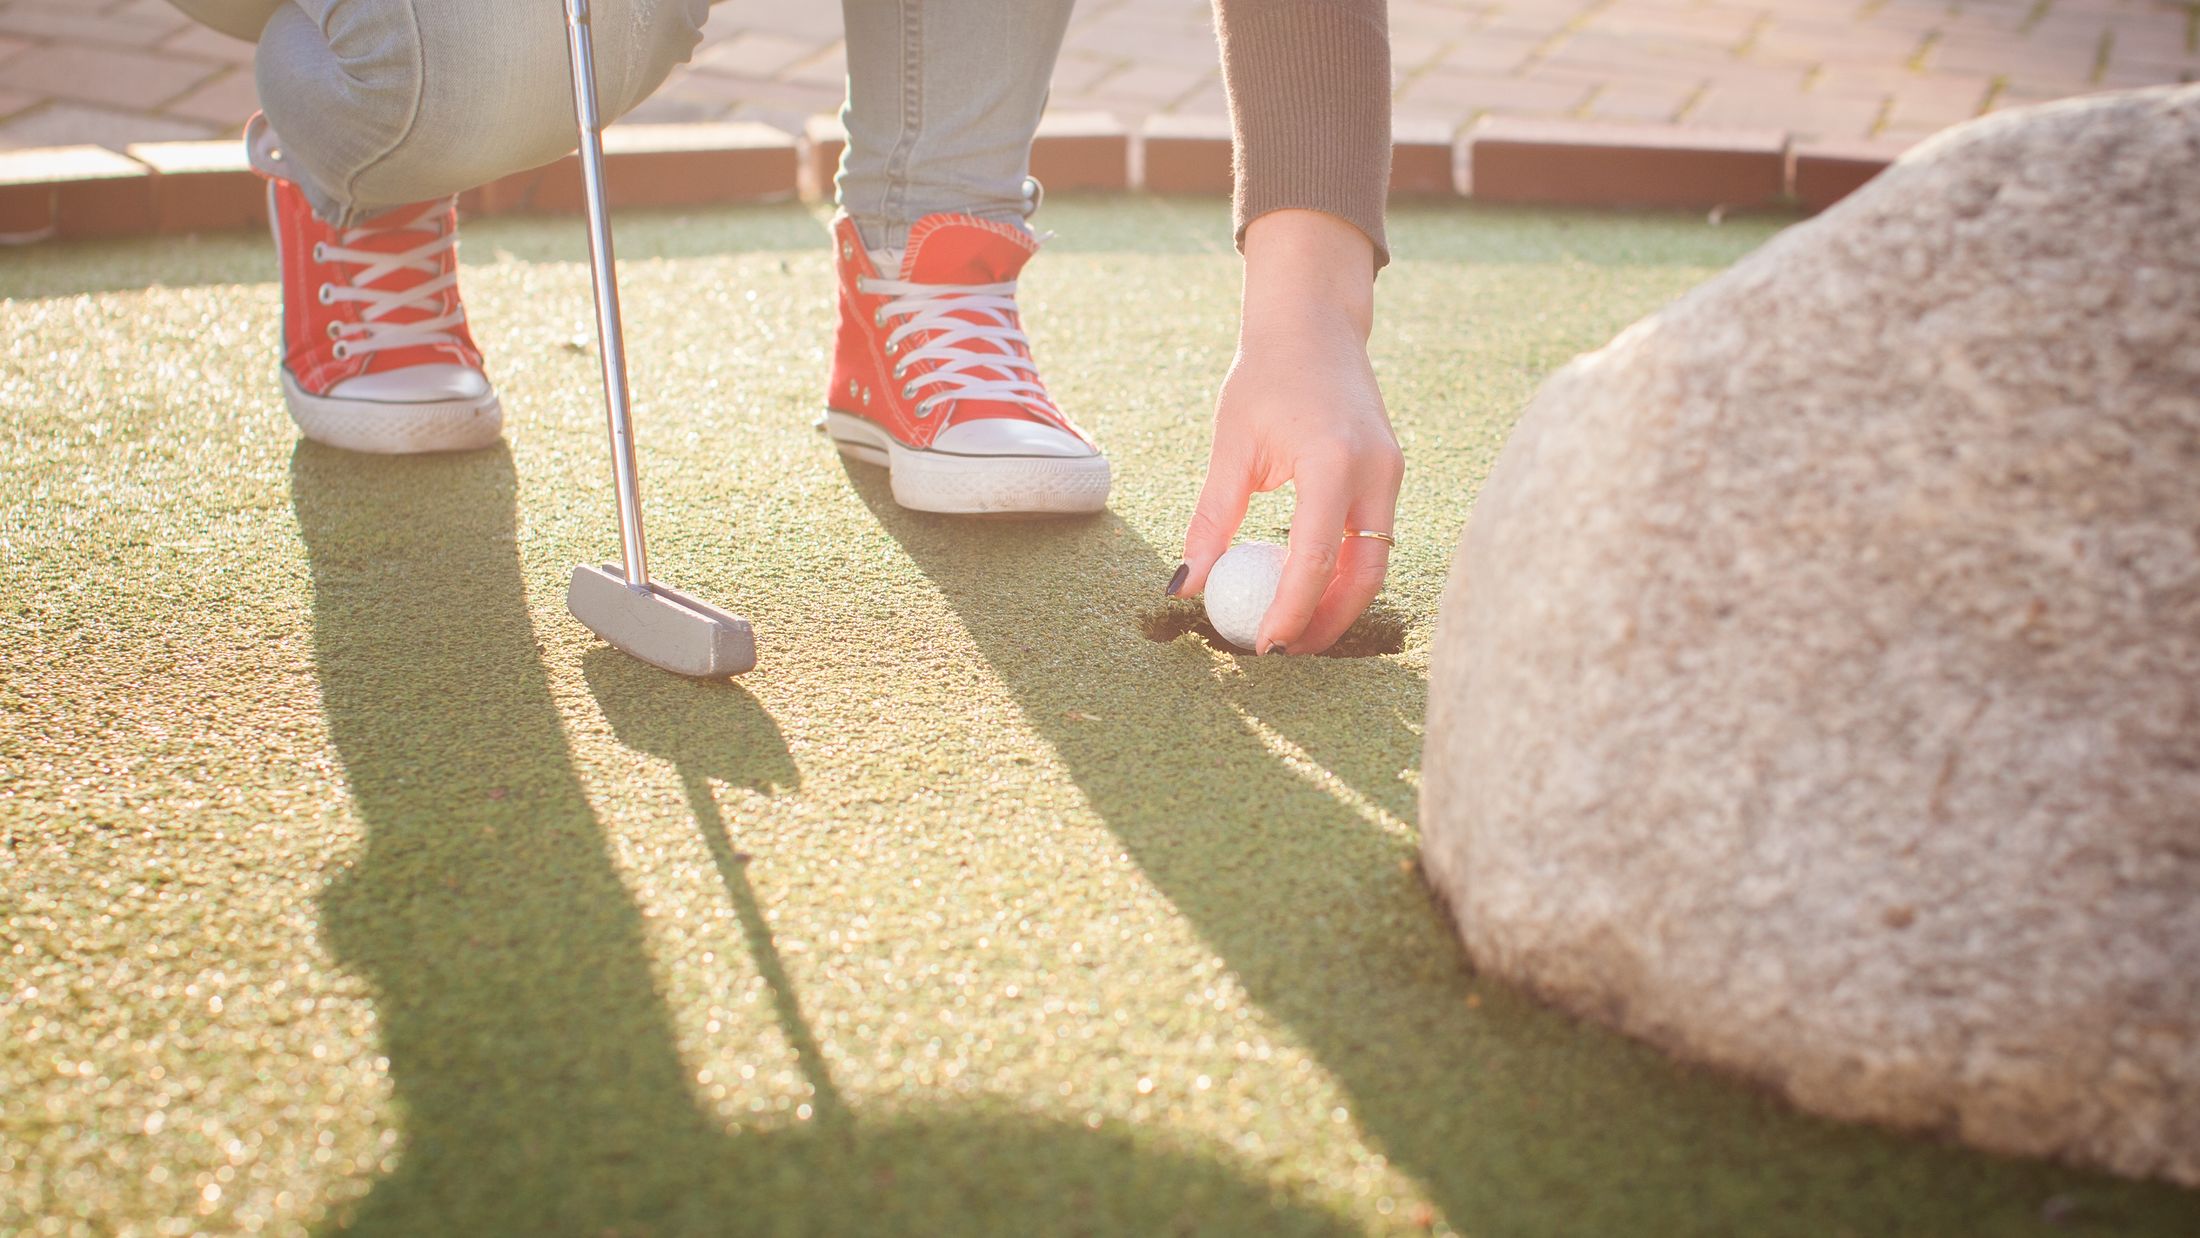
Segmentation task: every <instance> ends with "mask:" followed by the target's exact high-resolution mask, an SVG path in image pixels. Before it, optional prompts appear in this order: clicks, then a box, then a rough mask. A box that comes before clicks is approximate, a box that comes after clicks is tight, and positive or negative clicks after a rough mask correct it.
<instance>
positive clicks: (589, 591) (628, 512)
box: [565, 0, 756, 679]
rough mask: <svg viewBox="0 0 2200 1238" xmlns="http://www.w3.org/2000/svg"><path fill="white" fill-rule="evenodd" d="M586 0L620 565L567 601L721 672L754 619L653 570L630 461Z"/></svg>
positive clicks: (671, 667)
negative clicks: (664, 581)
mask: <svg viewBox="0 0 2200 1238" xmlns="http://www.w3.org/2000/svg"><path fill="white" fill-rule="evenodd" d="M588 17H589V14H588V0H565V33H566V47H567V50H568V51H569V52H570V53H571V60H572V65H573V112H574V115H575V116H576V118H578V120H579V122H580V133H581V147H580V156H581V181H582V186H583V189H584V190H585V195H584V196H585V197H586V198H587V200H588V262H589V271H590V274H591V275H592V276H593V278H594V282H595V287H596V340H597V344H598V346H599V348H600V349H601V351H602V353H603V394H604V406H605V411H606V412H607V413H608V415H609V420H610V424H611V467H612V474H613V477H614V479H615V480H616V482H617V484H618V491H619V538H620V543H621V551H622V553H623V558H622V560H621V562H620V563H618V564H611V563H606V564H603V565H601V566H598V565H595V564H591V563H583V564H580V565H578V566H576V567H575V568H574V569H573V580H572V583H571V584H570V585H568V586H567V588H566V592H565V606H566V609H567V610H570V611H572V612H573V617H574V618H575V619H578V620H580V621H581V622H582V623H584V624H587V625H588V628H589V630H590V631H592V632H594V633H595V634H596V635H598V636H601V637H603V638H604V639H605V640H607V641H609V642H611V644H612V645H614V646H616V647H617V648H619V649H622V650H624V651H626V652H627V653H630V654H632V655H634V656H635V657H637V658H640V659H641V660H642V661H644V662H647V663H649V664H650V665H651V666H658V667H662V668H664V669H665V670H668V671H671V672H672V673H674V674H676V675H690V676H693V677H695V678H698V679H723V678H726V677H727V676H731V675H738V674H740V673H741V672H743V671H746V670H748V669H750V668H752V667H754V666H755V665H756V636H755V633H754V632H753V631H752V630H751V629H750V628H749V621H748V620H746V619H743V618H741V617H740V616H738V615H731V614H728V613H726V612H725V611H722V610H720V609H718V608H717V607H715V606H712V605H711V604H710V603H708V602H703V601H698V600H696V599H695V598H691V597H688V596H687V595H686V594H683V593H679V592H676V591H674V590H672V589H668V588H666V587H665V586H663V585H661V584H657V583H656V582H654V581H652V580H650V578H649V557H648V553H647V550H646V549H645V547H644V545H643V542H642V487H641V479H640V476H639V475H638V473H637V471H636V469H635V466H634V418H633V412H632V410H631V408H630V407H629V406H628V403H627V385H626V341H625V336H624V332H623V331H622V329H621V327H620V322H619V282H618V271H617V269H616V266H615V261H616V260H615V259H614V258H613V256H612V252H611V212H610V207H609V204H608V203H607V202H606V201H605V198H604V184H603V122H602V119H601V117H600V116H598V114H597V111H596V54H595V47H594V45H593V43H592V42H591V40H590V38H589V27H588Z"/></svg>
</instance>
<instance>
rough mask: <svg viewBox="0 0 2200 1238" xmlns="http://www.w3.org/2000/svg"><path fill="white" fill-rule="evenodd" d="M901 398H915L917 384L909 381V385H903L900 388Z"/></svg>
mask: <svg viewBox="0 0 2200 1238" xmlns="http://www.w3.org/2000/svg"><path fill="white" fill-rule="evenodd" d="M901 398H902V399H904V400H914V399H916V398H917V385H916V384H915V383H910V384H909V385H907V386H905V387H903V388H902V389H901Z"/></svg>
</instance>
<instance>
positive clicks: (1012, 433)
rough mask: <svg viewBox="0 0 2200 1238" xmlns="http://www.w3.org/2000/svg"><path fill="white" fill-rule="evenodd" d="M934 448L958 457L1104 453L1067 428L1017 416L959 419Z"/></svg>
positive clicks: (943, 431) (943, 432)
mask: <svg viewBox="0 0 2200 1238" xmlns="http://www.w3.org/2000/svg"><path fill="white" fill-rule="evenodd" d="M932 450H934V451H944V452H947V453H949V454H951V455H957V456H1053V457H1061V458H1071V457H1090V456H1096V455H1099V454H1100V453H1099V452H1097V451H1095V450H1093V448H1092V445H1091V444H1089V443H1087V442H1085V441H1084V440H1083V439H1081V438H1078V437H1077V436H1076V435H1074V434H1071V433H1070V432H1069V431H1067V430H1063V429H1060V428H1058V427H1055V426H1050V425H1045V424H1043V423H1041V422H1036V421H1024V420H1022V419H1020V418H1014V417H982V418H979V419H976V420H973V421H958V422H956V423H955V424H953V425H951V426H949V427H947V428H946V429H945V430H942V431H940V434H939V437H938V438H935V439H933V440H932Z"/></svg>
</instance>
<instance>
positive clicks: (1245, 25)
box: [1215, 0, 1390, 267]
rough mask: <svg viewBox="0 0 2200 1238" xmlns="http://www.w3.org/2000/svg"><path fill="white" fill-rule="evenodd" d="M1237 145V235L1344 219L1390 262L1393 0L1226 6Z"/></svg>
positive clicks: (1218, 19) (1234, 2) (1226, 1)
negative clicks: (1386, 211)
mask: <svg viewBox="0 0 2200 1238" xmlns="http://www.w3.org/2000/svg"><path fill="white" fill-rule="evenodd" d="M1215 32H1216V34H1217V35H1218V37H1219V39H1220V41H1221V44H1222V83H1223V89H1224V90H1225V91H1227V92H1228V94H1229V97H1230V129H1231V136H1232V138H1233V140H1234V143H1235V146H1236V152H1237V153H1236V166H1235V170H1236V177H1237V240H1238V244H1239V245H1241V246H1242V245H1243V244H1244V243H1245V227H1246V225H1247V224H1250V223H1251V222H1253V221H1254V220H1255V219H1258V218H1260V216H1262V215H1263V214H1266V213H1267V212H1269V211H1274V210H1282V209H1284V208H1287V207H1304V208H1309V209H1312V210H1317V211H1326V212H1328V213H1329V214H1332V215H1336V216H1339V217H1340V218H1343V219H1345V220H1347V221H1349V222H1350V223H1352V224H1353V225H1355V226H1357V227H1358V228H1359V229H1360V231H1362V232H1365V233H1366V234H1367V236H1368V239H1369V240H1371V241H1373V242H1375V265H1376V266H1377V267H1381V266H1382V265H1383V264H1384V263H1386V262H1388V261H1390V246H1389V243H1388V241H1387V240H1386V239H1385V237H1384V234H1383V203H1384V200H1385V199H1386V197H1387V196H1388V194H1389V186H1390V19H1389V12H1388V8H1387V5H1386V2H1385V0H1215Z"/></svg>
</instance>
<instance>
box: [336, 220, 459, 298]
mask: <svg viewBox="0 0 2200 1238" xmlns="http://www.w3.org/2000/svg"><path fill="white" fill-rule="evenodd" d="M360 231H361V233H362V235H359V236H355V237H352V238H350V239H349V240H347V241H346V242H345V247H346V248H347V249H355V250H360V251H363V252H365V253H372V254H402V253H404V252H406V251H407V250H410V249H414V248H417V247H418V246H420V245H421V244H423V243H425V242H427V241H432V240H434V239H435V238H436V237H437V236H438V235H440V234H439V232H438V228H437V211H436V210H426V211H423V210H422V209H421V208H420V207H418V206H407V207H400V208H398V209H397V210H394V211H389V212H386V213H384V214H381V215H377V216H375V217H373V218H371V219H368V220H366V221H365V222H364V223H363V224H362V225H361V228H360ZM453 261H454V259H453V258H452V256H451V255H450V254H448V253H445V254H443V255H442V256H441V257H440V259H439V261H438V262H437V264H436V266H437V270H436V271H435V272H433V273H430V272H427V271H416V270H413V269H411V268H409V267H407V268H400V269H398V270H395V271H391V272H390V273H389V274H387V275H384V276H383V277H382V278H380V279H378V280H376V281H374V283H373V284H371V285H367V286H369V287H372V288H374V289H376V290H377V291H380V292H407V291H410V290H411V289H414V288H417V287H419V286H420V285H422V284H425V283H427V282H428V281H429V280H431V279H435V278H437V277H438V276H439V275H441V274H442V272H444V271H447V270H449V269H450V266H451V263H452V262H453ZM344 270H345V273H346V274H348V275H351V276H353V277H357V276H358V275H359V274H361V273H362V272H363V271H364V270H365V268H364V267H361V266H359V265H357V264H347V265H346V266H345V268H344ZM449 301H450V294H448V293H445V294H444V295H442V296H439V297H437V298H435V300H434V302H433V303H432V304H428V305H408V306H404V307H402V308H399V309H394V310H391V311H390V312H389V313H387V314H384V315H382V317H381V319H380V321H382V322H387V323H393V324H403V323H408V322H423V321H426V320H427V319H430V318H434V317H436V316H437V315H439V314H441V313H443V312H444V310H445V308H446V306H447V304H448V302H449Z"/></svg>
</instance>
